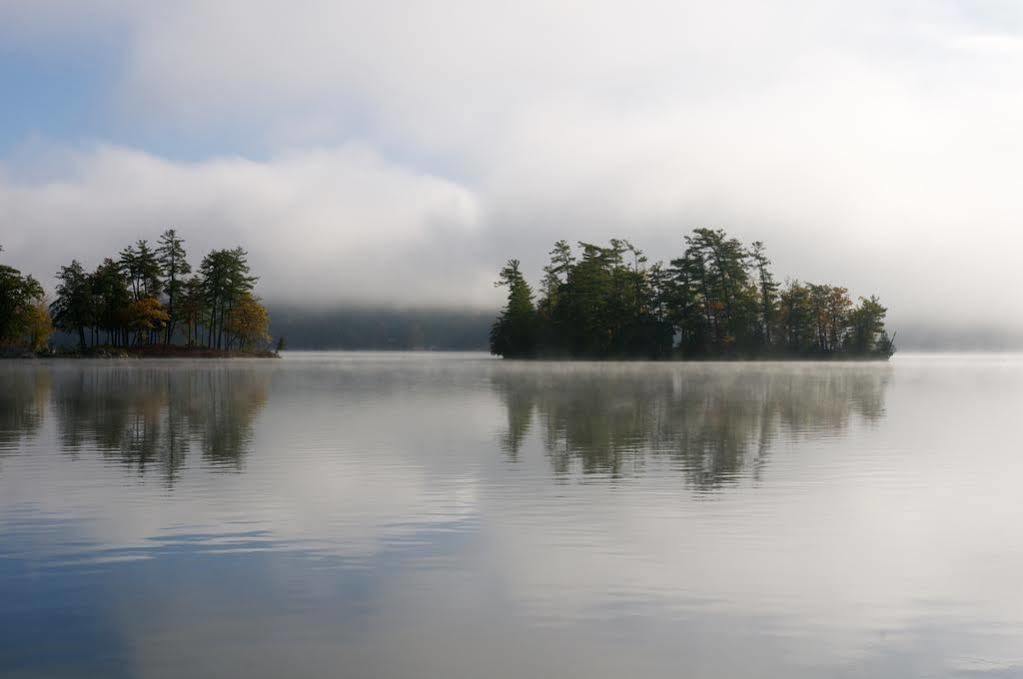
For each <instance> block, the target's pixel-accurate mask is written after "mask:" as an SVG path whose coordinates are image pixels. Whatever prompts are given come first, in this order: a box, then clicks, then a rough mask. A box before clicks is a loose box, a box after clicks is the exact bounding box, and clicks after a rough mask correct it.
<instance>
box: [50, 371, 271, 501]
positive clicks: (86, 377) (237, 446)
mask: <svg viewBox="0 0 1023 679" xmlns="http://www.w3.org/2000/svg"><path fill="white" fill-rule="evenodd" d="M269 379H270V375H269V373H267V372H264V371H260V370H246V369H244V368H238V367H233V366H223V365H219V366H218V365H212V364H211V365H210V366H209V367H202V368H196V367H189V368H188V369H183V370H175V369H174V368H171V367H168V368H165V369H137V368H135V367H122V366H111V367H106V366H103V367H99V368H96V369H91V370H55V371H54V372H53V376H52V389H53V394H52V400H53V406H54V412H55V413H56V424H57V440H58V442H59V444H60V446H61V448H62V450H64V451H65V452H68V453H70V454H72V455H77V454H79V453H80V452H81V451H82V450H83V449H89V448H94V449H96V450H98V451H100V452H101V453H102V454H103V455H104V456H106V457H109V458H112V459H116V460H118V461H120V462H121V463H122V464H124V465H126V466H130V467H134V468H136V469H137V470H138V473H139V474H145V473H147V472H149V470H150V469H152V468H154V467H155V468H157V469H159V471H160V474H162V476H163V478H164V479H165V480H166V482H167V483H168V484H169V485H173V483H174V482H175V481H176V480H177V478H178V476H179V474H180V472H181V469H182V467H183V466H184V464H185V461H186V459H187V458H188V455H189V454H190V453H192V452H193V451H198V452H200V453H201V455H202V459H204V460H205V461H207V462H208V463H210V464H212V465H216V466H218V467H226V468H233V469H239V468H240V467H241V465H242V462H243V459H244V457H245V454H246V453H247V452H248V451H249V450H250V449H251V447H252V438H253V433H252V426H253V422H254V420H255V417H256V415H258V413H259V412H260V410H262V408H263V406H264V405H265V403H266V400H267V395H268V392H269Z"/></svg>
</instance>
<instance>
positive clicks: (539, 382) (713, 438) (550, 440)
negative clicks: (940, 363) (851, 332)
mask: <svg viewBox="0 0 1023 679" xmlns="http://www.w3.org/2000/svg"><path fill="white" fill-rule="evenodd" d="M890 376H891V369H890V368H888V367H883V368H876V369H863V368H862V367H861V366H850V365H841V366H831V367H824V368H822V367H820V366H814V367H813V368H807V369H803V370H800V369H792V368H791V367H784V368H780V367H777V366H771V365H746V366H729V365H726V366H721V365H716V366H707V365H694V366H664V365H655V366H606V365H601V366H593V365H570V366H564V365H560V366H559V365H554V364H548V365H544V366H543V367H540V368H537V367H534V366H524V367H522V368H520V369H518V370H509V371H500V372H497V373H495V374H494V375H493V376H492V383H493V385H494V388H495V389H496V390H497V391H498V393H499V394H500V395H501V398H502V401H503V402H504V405H505V408H506V410H507V418H508V425H507V428H506V430H505V431H504V433H503V435H502V437H501V446H502V449H503V450H504V451H505V453H506V455H507V456H508V458H509V459H510V460H511V461H517V460H518V459H519V457H520V454H521V449H522V447H523V444H524V442H525V441H526V439H527V437H528V435H529V433H530V431H531V430H532V429H533V427H534V425H535V427H536V428H537V430H538V431H539V432H540V434H541V437H542V440H543V446H544V449H545V451H546V453H547V455H548V456H549V458H550V461H551V465H552V467H553V470H554V472H555V473H556V474H558V475H565V474H568V473H570V472H571V471H572V470H573V468H574V467H575V466H576V465H578V468H579V469H580V471H581V472H582V473H584V474H606V475H608V476H610V477H611V478H618V477H620V476H622V475H625V474H628V473H630V470H636V469H641V468H642V464H643V461H644V459H645V458H646V456H656V457H663V458H667V459H669V460H670V461H671V462H673V463H674V465H675V466H676V467H677V468H679V469H681V470H682V471H683V473H684V474H685V477H686V479H687V481H688V482H689V483H690V484H692V485H693V486H694V487H696V488H699V489H705V490H706V489H714V488H718V487H720V486H721V485H723V484H728V483H730V482H732V481H734V480H735V479H736V478H737V477H738V476H739V475H740V474H741V473H743V472H748V473H750V474H752V475H753V476H754V478H756V477H757V476H758V474H759V472H760V470H761V469H762V467H763V465H764V464H765V463H766V461H767V458H768V455H769V454H770V451H771V448H772V446H773V444H774V443H775V441H776V439H777V438H778V437H779V436H781V435H787V436H829V435H839V434H841V433H843V432H844V431H845V430H846V429H847V428H848V427H849V425H850V421H851V420H852V419H853V418H854V417H859V418H861V419H862V420H864V421H866V422H875V421H877V420H878V419H880V418H881V417H883V415H884V394H885V389H886V388H887V386H888V383H889V380H890Z"/></svg>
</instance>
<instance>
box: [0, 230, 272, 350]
mask: <svg viewBox="0 0 1023 679" xmlns="http://www.w3.org/2000/svg"><path fill="white" fill-rule="evenodd" d="M257 280H258V278H257V277H256V276H253V275H251V272H250V269H249V263H248V257H247V254H246V252H245V250H243V249H242V248H241V247H237V248H234V249H227V250H213V251H211V252H210V253H209V254H207V255H206V256H205V257H204V258H203V259H202V262H201V263H200V265H199V267H198V270H197V272H196V273H195V274H193V273H192V267H191V265H190V264H189V262H188V258H187V254H186V252H185V247H184V240H183V239H182V238H180V237H179V236H178V234H177V232H176V231H175V230H174V229H168V230H167V231H165V232H164V233H163V235H161V236H160V239H159V242H158V243H157V245H156V246H155V247H151V246H150V245H149V242H148V241H147V240H139V241H137V242H136V243H135V244H134V245H129V246H128V247H126V248H124V249H123V250H121V252H120V254H119V255H118V256H117V257H116V258H113V257H108V258H106V259H104V260H103V262H102V263H101V264H100V265H99V266H98V267H96V269H95V270H94V271H92V272H89V271H87V270H86V269H85V267H84V266H83V265H82V264H81V262H79V261H78V260H77V259H76V260H73V261H72V262H71V263H70V264H69V265H67V266H63V267H61V268H60V271H58V272H57V287H56V295H55V299H53V300H52V301H49V300H47V297H46V294H45V291H44V289H43V286H42V285H41V284H40V283H39V281H38V280H37V279H36V278H34V277H33V276H31V275H23V274H22V273H21V272H20V271H19V270H18V269H15V268H12V267H10V266H6V265H2V264H0V355H6V356H36V355H51V354H53V353H54V352H53V350H52V348H51V336H52V335H53V333H54V331H55V330H59V331H62V332H65V333H67V334H68V335H69V336H70V337H73V338H74V339H75V340H77V342H76V343H75V345H74V348H65V349H62V350H60V351H59V352H57V355H61V356H97V357H127V356H138V357H177V356H184V357H225V356H256V357H272V356H276V355H277V352H276V351H272V350H271V347H270V341H271V340H270V334H269V327H270V316H269V314H268V313H267V310H266V308H265V307H264V306H263V305H262V304H261V303H260V300H259V298H258V297H256V296H255V295H254V294H253V290H254V288H255V284H256V281H257ZM279 348H280V346H278V349H279Z"/></svg>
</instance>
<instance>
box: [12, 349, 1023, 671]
mask: <svg viewBox="0 0 1023 679" xmlns="http://www.w3.org/2000/svg"><path fill="white" fill-rule="evenodd" d="M0 384H2V385H3V388H2V389H0V601H2V602H4V605H3V606H0V629H3V631H4V633H3V635H0V675H3V676H14V677H77V676H110V677H119V676H125V677H128V676H132V677H136V676H141V677H179V676H226V677H232V676H238V677H243V676H244V677H278V676H282V675H287V676H310V677H312V676H327V675H330V676H339V675H340V676H358V677H368V676H386V677H423V676H435V677H441V676H443V677H479V676H489V677H523V676H587V677H617V676H621V675H622V674H626V673H628V674H632V675H636V676H665V677H667V676H680V675H682V676H701V677H737V676H750V677H754V676H755V677H765V676H767V677H819V676H851V677H906V676H976V675H978V674H979V675H982V676H992V677H995V676H998V677H1001V676H1016V675H1018V674H1020V673H1023V654H1021V653H1020V651H1019V644H1018V639H1019V638H1020V635H1021V633H1023V592H1021V590H1020V588H1019V587H1018V574H1019V573H1020V572H1023V537H1020V532H1019V526H1020V525H1023V505H1021V504H1020V503H1019V488H1020V487H1023V459H1021V458H1020V456H1019V454H1018V445H1017V443H1018V442H1017V441H1016V438H1017V437H1016V434H1015V432H1016V429H1017V426H1016V424H1017V422H1018V410H1019V404H1020V403H1021V402H1023V358H1021V357H1018V356H1014V355H1002V356H984V357H964V356H929V357H928V356H910V355H898V356H896V358H895V359H894V360H893V361H892V362H890V363H827V364H821V363H816V364H810V363H784V364H768V363H741V364H739V363H735V364H717V363H697V364H683V363H656V364H655V363H630V364H616V363H605V364H595V363H544V362H529V363H518V362H513V361H497V360H493V359H489V358H487V357H485V356H482V355H480V354H450V355H448V354H445V355H438V354H414V353H413V354H374V353H360V354H346V353H290V354H287V355H286V356H285V358H284V360H281V361H258V360H254V361H247V360H237V361H200V362H194V363H190V362H187V361H175V362H161V361H125V362H119V361H97V362H92V361H85V360H81V361H64V362H61V361H22V362H11V361H7V362H2V363H0ZM740 651H741V652H740Z"/></svg>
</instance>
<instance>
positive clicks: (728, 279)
mask: <svg viewBox="0 0 1023 679" xmlns="http://www.w3.org/2000/svg"><path fill="white" fill-rule="evenodd" d="M685 245H686V247H685V251H684V252H683V254H682V256H681V257H679V258H677V259H673V260H671V261H670V262H669V263H668V264H667V265H665V264H662V263H660V262H658V263H657V264H653V265H648V263H647V259H646V257H645V256H644V255H643V253H642V252H641V251H640V250H638V249H636V248H635V247H634V246H633V245H632V244H631V243H629V242H628V241H626V240H618V239H612V240H611V242H610V245H609V246H608V247H603V246H599V245H594V244H591V243H582V242H581V243H579V251H578V252H575V251H573V250H572V248H571V246H569V244H568V243H567V242H566V241H558V242H557V243H556V244H555V245H554V249H553V250H552V251H551V253H550V254H551V261H550V264H548V265H547V266H546V267H545V268H544V273H545V275H544V278H543V281H542V283H541V290H540V296H539V300H538V301H537V300H534V293H533V290H532V288H531V287H530V285H529V283H528V282H527V281H526V279H525V277H524V276H523V274H522V272H521V271H520V268H519V261H518V260H515V259H513V260H510V261H509V262H508V264H507V265H506V266H505V267H504V269H502V270H501V273H500V280H499V281H498V283H497V285H500V286H505V287H507V288H508V301H507V304H506V306H505V308H504V309H503V310H502V311H501V313H500V315H499V316H498V318H497V321H496V322H495V323H494V325H493V327H492V328H491V333H490V350H491V352H492V353H494V354H497V355H500V356H504V357H507V358H533V357H554V358H557V357H572V358H594V359H605V358H647V359H665V358H682V359H696V358H772V357H777V358H781V357H806V358H830V357H855V358H883V359H887V358H889V357H890V356H891V355H892V354H893V353H894V351H895V346H894V343H893V341H892V340H893V338H892V337H889V335H888V333H887V331H886V330H885V327H884V319H885V314H886V312H887V310H886V309H885V307H883V306H881V304H880V302H879V301H878V299H877V298H876V297H869V298H862V297H861V298H860V299H859V301H858V303H857V302H853V300H852V298H851V297H850V296H849V292H848V290H847V289H846V288H843V287H838V286H834V285H826V284H813V283H802V282H799V281H789V282H787V283H786V284H785V285H780V284H779V283H778V281H777V280H776V279H775V277H774V275H773V274H772V273H771V271H770V268H769V266H770V264H771V262H770V260H769V259H768V258H767V255H766V252H765V250H764V245H763V243H760V242H755V243H753V245H752V246H751V247H748V248H747V247H746V246H744V245H743V244H742V243H741V242H740V241H738V240H737V239H735V238H731V237H729V236H728V234H726V233H725V232H724V231H722V230H720V229H718V230H712V229H696V230H694V231H693V232H692V234H690V235H688V236H686V237H685Z"/></svg>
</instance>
